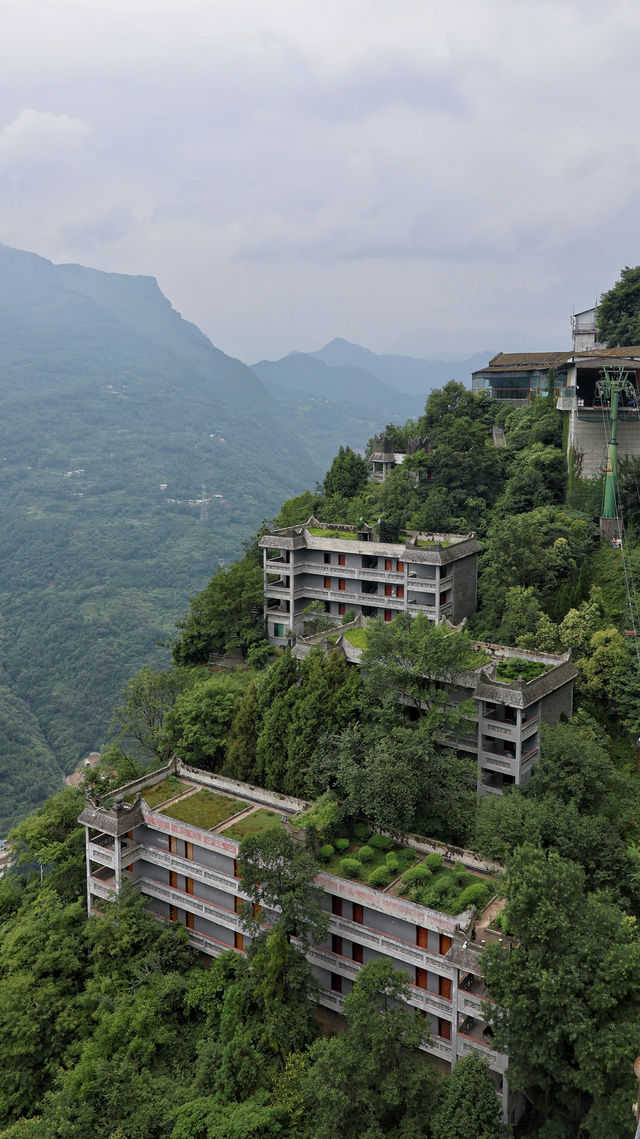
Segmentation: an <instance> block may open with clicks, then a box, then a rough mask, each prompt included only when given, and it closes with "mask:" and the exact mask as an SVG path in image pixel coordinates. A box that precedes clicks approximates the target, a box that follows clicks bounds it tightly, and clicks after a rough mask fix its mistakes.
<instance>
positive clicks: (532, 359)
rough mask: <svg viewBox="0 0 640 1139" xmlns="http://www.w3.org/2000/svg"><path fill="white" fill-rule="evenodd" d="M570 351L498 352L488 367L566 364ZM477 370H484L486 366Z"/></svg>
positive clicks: (542, 366) (537, 366)
mask: <svg viewBox="0 0 640 1139" xmlns="http://www.w3.org/2000/svg"><path fill="white" fill-rule="evenodd" d="M570 356H571V352H498V355H497V356H494V357H493V358H492V359H491V360H490V361H489V364H488V368H554V367H557V366H558V365H559V364H566V362H567V360H568V359H569V357H570ZM479 371H481V372H486V371H487V368H480V369H479Z"/></svg>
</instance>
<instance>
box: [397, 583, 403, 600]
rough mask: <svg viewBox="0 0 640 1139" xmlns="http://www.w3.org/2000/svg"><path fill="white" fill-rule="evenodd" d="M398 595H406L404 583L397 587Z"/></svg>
mask: <svg viewBox="0 0 640 1139" xmlns="http://www.w3.org/2000/svg"><path fill="white" fill-rule="evenodd" d="M396 597H404V585H399V586H398V588H397V589H396Z"/></svg>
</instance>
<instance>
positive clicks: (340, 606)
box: [338, 601, 347, 617]
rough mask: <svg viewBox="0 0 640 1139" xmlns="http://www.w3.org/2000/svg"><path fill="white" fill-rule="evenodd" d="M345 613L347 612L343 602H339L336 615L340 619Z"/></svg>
mask: <svg viewBox="0 0 640 1139" xmlns="http://www.w3.org/2000/svg"><path fill="white" fill-rule="evenodd" d="M346 612H347V607H346V605H345V603H344V601H340V602H339V603H338V615H339V616H340V617H344V615H345V613H346Z"/></svg>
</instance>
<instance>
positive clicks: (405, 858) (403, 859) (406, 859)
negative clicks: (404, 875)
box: [398, 846, 417, 866]
mask: <svg viewBox="0 0 640 1139" xmlns="http://www.w3.org/2000/svg"><path fill="white" fill-rule="evenodd" d="M416 857H417V856H416V852H415V850H412V849H411V847H410V846H403V847H402V850H399V851H398V858H399V859H400V865H401V866H409V864H410V863H411V862H415V860H416Z"/></svg>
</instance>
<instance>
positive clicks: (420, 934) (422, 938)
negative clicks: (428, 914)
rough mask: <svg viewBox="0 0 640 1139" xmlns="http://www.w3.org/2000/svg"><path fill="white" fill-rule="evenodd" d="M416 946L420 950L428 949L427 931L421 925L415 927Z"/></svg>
mask: <svg viewBox="0 0 640 1139" xmlns="http://www.w3.org/2000/svg"><path fill="white" fill-rule="evenodd" d="M416 945H419V946H420V948H421V949H428V948H429V930H428V929H425V928H424V926H422V925H417V926H416Z"/></svg>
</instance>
